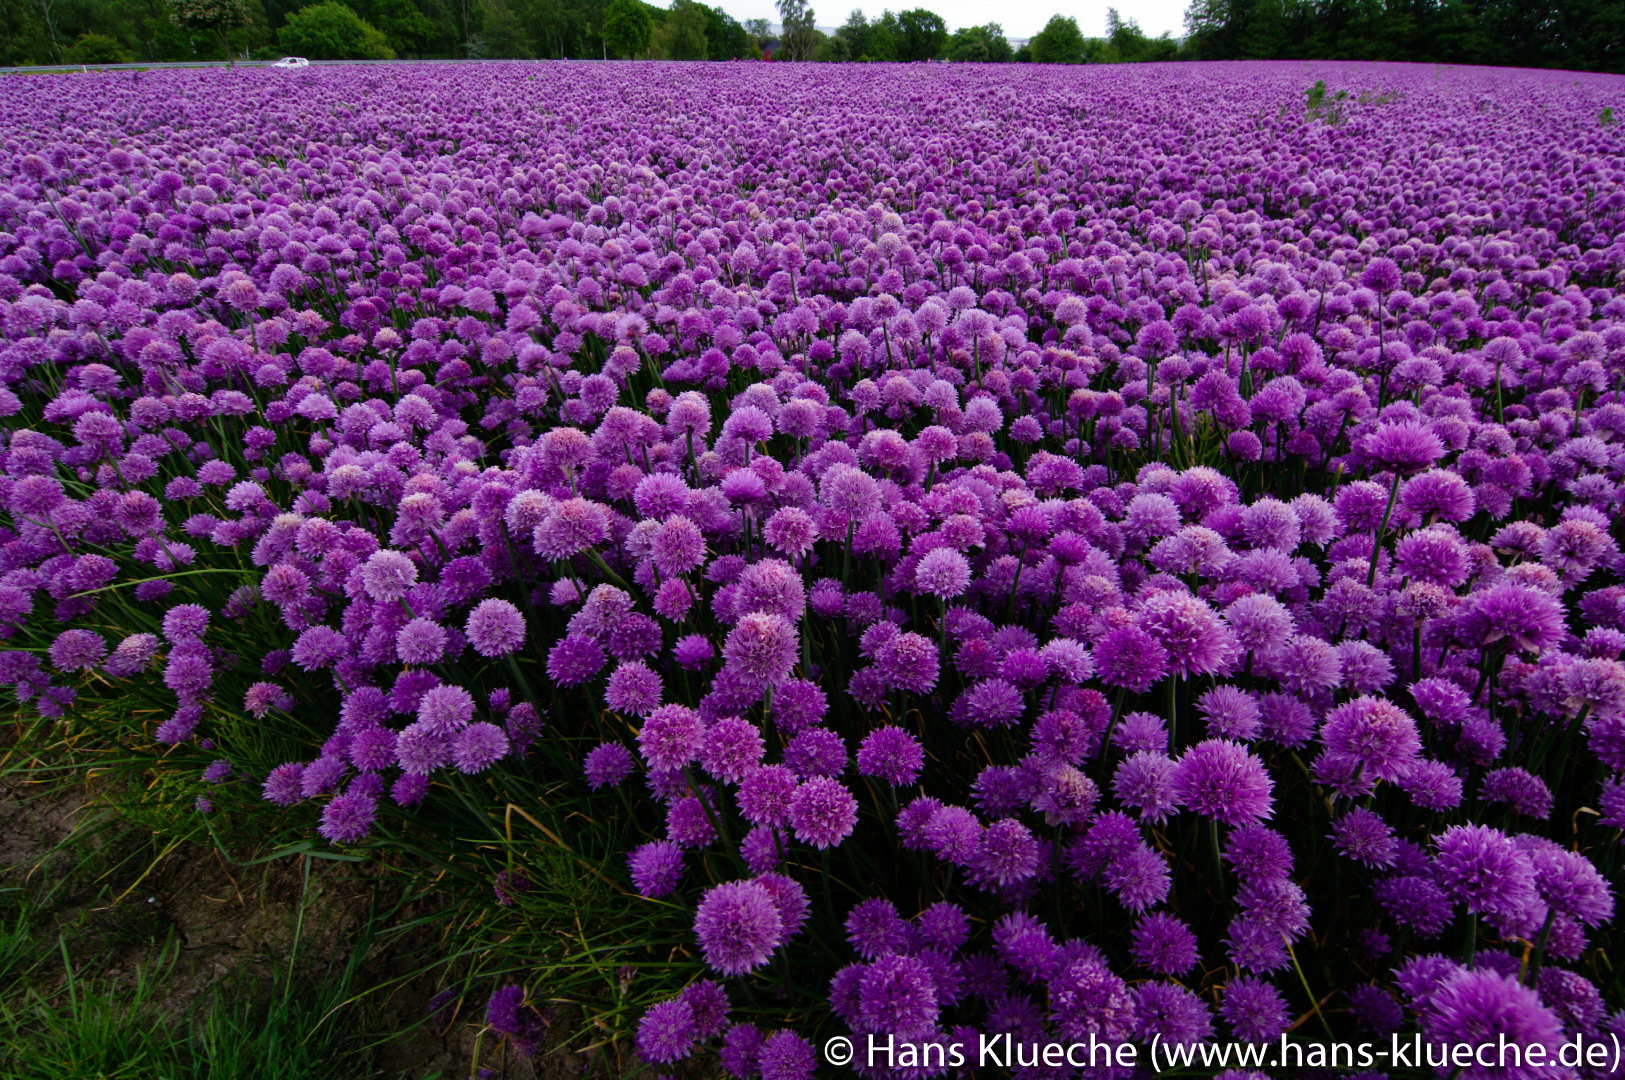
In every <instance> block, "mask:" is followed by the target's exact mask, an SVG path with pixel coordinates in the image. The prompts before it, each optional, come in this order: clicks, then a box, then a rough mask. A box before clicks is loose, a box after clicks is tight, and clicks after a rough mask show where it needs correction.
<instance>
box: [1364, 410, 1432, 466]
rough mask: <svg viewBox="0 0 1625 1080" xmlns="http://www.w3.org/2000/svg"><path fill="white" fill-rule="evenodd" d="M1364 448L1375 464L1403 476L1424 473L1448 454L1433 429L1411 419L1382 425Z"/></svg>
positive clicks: (1379, 425) (1368, 437)
mask: <svg viewBox="0 0 1625 1080" xmlns="http://www.w3.org/2000/svg"><path fill="white" fill-rule="evenodd" d="M1361 448H1362V449H1363V450H1364V451H1365V453H1366V454H1367V455H1368V456H1369V457H1371V458H1372V459H1373V460H1374V461H1377V462H1380V463H1381V464H1382V465H1383V466H1384V467H1386V468H1388V469H1390V470H1392V471H1394V472H1396V473H1399V474H1401V475H1409V474H1411V473H1416V472H1421V471H1422V470H1423V469H1426V468H1428V467H1429V466H1430V465H1432V464H1433V463H1434V462H1436V461H1438V460H1439V458H1440V457H1442V456H1443V455H1444V443H1442V442H1440V441H1439V437H1438V436H1437V435H1435V434H1434V433H1433V431H1432V429H1431V428H1429V427H1428V426H1427V425H1425V424H1419V423H1416V422H1414V421H1409V420H1403V421H1398V422H1388V421H1384V422H1383V423H1381V424H1378V425H1377V429H1376V430H1375V431H1373V432H1372V433H1371V434H1369V435H1367V436H1366V437H1365V441H1364V443H1363V444H1362V447H1361Z"/></svg>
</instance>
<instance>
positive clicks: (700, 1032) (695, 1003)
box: [677, 979, 728, 1039]
mask: <svg viewBox="0 0 1625 1080" xmlns="http://www.w3.org/2000/svg"><path fill="white" fill-rule="evenodd" d="M677 996H678V1000H680V1001H682V1002H683V1003H685V1004H686V1005H688V1007H689V1008H690V1009H692V1010H693V1013H694V1032H695V1035H696V1036H697V1037H698V1038H700V1039H709V1038H712V1037H713V1036H716V1035H720V1034H721V1033H722V1031H723V1029H724V1028H726V1027H727V1026H728V993H727V991H726V990H724V989H723V988H722V985H721V984H720V983H718V982H716V981H714V980H712V979H701V980H700V981H699V982H695V983H690V984H689V985H688V986H686V987H684V988H683V992H682V993H681V994H679V995H677Z"/></svg>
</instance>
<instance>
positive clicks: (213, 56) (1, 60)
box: [0, 0, 1625, 72]
mask: <svg viewBox="0 0 1625 1080" xmlns="http://www.w3.org/2000/svg"><path fill="white" fill-rule="evenodd" d="M779 7H780V9H781V17H782V19H783V25H784V26H786V27H790V28H791V30H792V32H790V33H784V32H782V31H776V30H775V28H773V27H770V26H769V24H768V22H767V20H765V19H752V20H745V21H743V22H741V21H739V20H737V19H735V18H733V17H732V16H730V15H729V14H727V13H726V12H725V11H723V10H722V9H721V8H720V7H711V6H708V5H706V4H704V3H701V2H699V0H671V3H670V6H669V7H656V6H654V5H652V4H649V3H647V2H645V0H314V2H313V0H0V65H15V64H30V63H32V64H57V63H86V64H90V63H119V62H158V61H207V60H224V59H226V58H227V55H228V51H229V53H230V55H231V56H232V57H234V58H255V59H265V58H275V57H277V56H281V55H283V54H284V53H294V54H297V55H302V56H308V57H310V58H311V59H387V58H391V57H402V58H464V57H467V58H516V59H526V58H538V59H559V58H570V59H665V60H733V59H757V58H760V57H762V56H763V55H764V53H766V54H771V55H772V58H773V59H775V60H811V61H836V62H843V61H894V62H918V61H924V60H949V61H955V62H978V63H1012V62H1013V63H1022V62H1033V63H1070V64H1088V63H1138V62H1146V61H1169V60H1243V59H1280V60H1296V59H1304V60H1325V59H1346V60H1393V61H1413V62H1419V63H1448V64H1491V65H1508V66H1515V67H1548V68H1569V69H1574V70H1581V71H1605V72H1625V0H1564V2H1561V3H1558V2H1553V0H1193V2H1192V4H1191V7H1190V9H1189V10H1188V11H1187V12H1186V15H1185V22H1186V35H1185V37H1184V38H1183V39H1181V40H1175V39H1173V38H1172V37H1171V36H1169V35H1166V34H1164V35H1162V36H1160V37H1150V36H1148V35H1147V34H1145V33H1144V32H1143V31H1141V29H1140V28H1139V26H1138V25H1137V24H1136V23H1135V21H1134V20H1133V19H1132V18H1123V17H1120V16H1119V14H1118V13H1117V12H1116V11H1115V10H1114V11H1111V12H1110V13H1109V15H1108V22H1107V27H1106V30H1107V33H1106V35H1105V36H1104V37H1089V36H1087V35H1085V34H1083V33H1082V32H1081V31H1080V29H1079V27H1078V24H1077V22H1076V20H1075V19H1073V18H1072V17H1070V16H1063V15H1056V16H1055V17H1054V18H1052V19H1051V20H1050V21H1049V23H1048V24H1047V25H1046V26H1045V27H1044V28H1043V30H1042V31H1040V32H1039V33H1038V34H1037V35H1035V36H1034V37H1033V38H1032V40H1031V41H1029V42H1028V43H1026V44H1024V45H1022V46H1020V47H1019V48H1017V47H1012V45H1011V43H1010V42H1009V41H1008V40H1007V38H1006V36H1005V33H1004V30H1003V28H1002V27H1001V26H1000V24H999V23H997V22H991V21H990V22H988V23H986V24H985V25H981V26H972V27H962V28H959V29H957V30H954V31H952V32H950V31H949V29H948V27H947V25H946V23H945V22H944V20H943V19H942V17H941V16H939V15H937V14H935V13H934V12H932V11H930V10H928V9H926V8H914V9H910V10H905V11H901V12H896V13H894V12H892V11H889V10H888V11H885V12H883V13H882V14H881V15H880V16H878V17H874V18H871V17H868V16H866V15H865V14H864V13H863V12H862V11H853V12H852V13H851V14H850V15H849V16H848V17H847V19H846V21H845V22H844V23H843V24H842V25H841V26H840V27H839V28H838V29H837V30H835V31H834V32H833V33H831V34H825V33H823V32H821V31H818V30H816V29H814V28H813V20H814V12H813V10H812V9H811V8H810V7H809V6H808V4H807V2H806V0H780V3H779Z"/></svg>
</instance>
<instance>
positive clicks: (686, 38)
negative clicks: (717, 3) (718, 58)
mask: <svg viewBox="0 0 1625 1080" xmlns="http://www.w3.org/2000/svg"><path fill="white" fill-rule="evenodd" d="M709 13H710V9H708V8H706V7H705V6H704V5H703V4H699V3H696V0H672V4H671V13H670V14H669V15H668V16H667V17H666V22H665V25H664V26H662V27H660V28H659V29H658V30H656V31H655V33H654V39H653V49H654V54H655V56H657V57H659V58H660V59H662V60H704V59H707V57H708V56H709V55H710V44H709V43H708V42H707V41H706V37H705V26H706V23H707V21H708V18H707V16H708V15H709Z"/></svg>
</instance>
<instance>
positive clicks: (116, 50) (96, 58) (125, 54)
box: [62, 34, 135, 64]
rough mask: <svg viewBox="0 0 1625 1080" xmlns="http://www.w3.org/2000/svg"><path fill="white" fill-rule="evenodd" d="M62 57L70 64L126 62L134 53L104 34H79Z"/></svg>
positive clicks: (133, 56)
mask: <svg viewBox="0 0 1625 1080" xmlns="http://www.w3.org/2000/svg"><path fill="white" fill-rule="evenodd" d="M62 59H63V60H65V61H67V62H68V63H70V64H128V63H129V62H130V61H132V60H134V59H135V54H134V53H132V52H130V50H128V49H126V48H125V47H124V46H122V45H120V44H119V43H118V42H117V41H115V40H114V39H113V38H110V37H108V36H107V35H106V34H80V35H79V38H78V40H76V41H75V42H74V43H73V45H72V47H70V48H69V49H68V51H67V52H65V53H63V54H62Z"/></svg>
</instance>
